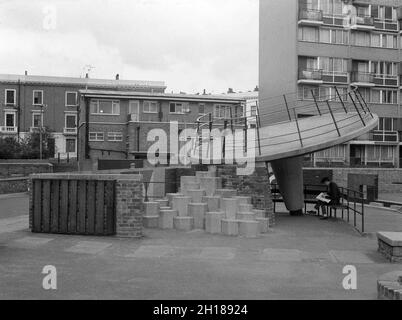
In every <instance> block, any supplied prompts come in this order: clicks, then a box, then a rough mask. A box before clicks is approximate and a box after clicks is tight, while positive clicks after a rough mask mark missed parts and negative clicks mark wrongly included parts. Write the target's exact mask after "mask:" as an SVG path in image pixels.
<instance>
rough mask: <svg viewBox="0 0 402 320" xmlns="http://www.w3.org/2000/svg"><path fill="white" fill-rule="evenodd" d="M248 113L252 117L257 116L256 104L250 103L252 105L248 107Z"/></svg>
mask: <svg viewBox="0 0 402 320" xmlns="http://www.w3.org/2000/svg"><path fill="white" fill-rule="evenodd" d="M250 115H251V116H252V117H255V116H257V106H256V105H252V106H251V107H250Z"/></svg>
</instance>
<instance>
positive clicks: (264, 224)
mask: <svg viewBox="0 0 402 320" xmlns="http://www.w3.org/2000/svg"><path fill="white" fill-rule="evenodd" d="M256 221H257V222H258V223H259V231H260V233H268V231H269V219H267V218H256Z"/></svg>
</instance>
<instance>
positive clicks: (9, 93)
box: [4, 89, 16, 105]
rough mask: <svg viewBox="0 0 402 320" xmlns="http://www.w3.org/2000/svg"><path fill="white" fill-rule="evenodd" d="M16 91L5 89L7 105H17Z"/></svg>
mask: <svg viewBox="0 0 402 320" xmlns="http://www.w3.org/2000/svg"><path fill="white" fill-rule="evenodd" d="M15 96H16V91H15V90H14V89H6V90H5V99H4V100H5V104H6V105H15V102H16V99H15Z"/></svg>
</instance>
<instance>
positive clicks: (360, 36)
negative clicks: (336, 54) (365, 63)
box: [352, 31, 370, 47]
mask: <svg viewBox="0 0 402 320" xmlns="http://www.w3.org/2000/svg"><path fill="white" fill-rule="evenodd" d="M352 37H353V44H354V45H356V46H363V47H369V46H370V33H368V32H364V31H355V32H353V34H352Z"/></svg>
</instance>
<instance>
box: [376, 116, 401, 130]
mask: <svg viewBox="0 0 402 320" xmlns="http://www.w3.org/2000/svg"><path fill="white" fill-rule="evenodd" d="M377 130H380V131H397V130H398V119H396V118H380V119H379V123H378V127H377Z"/></svg>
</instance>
